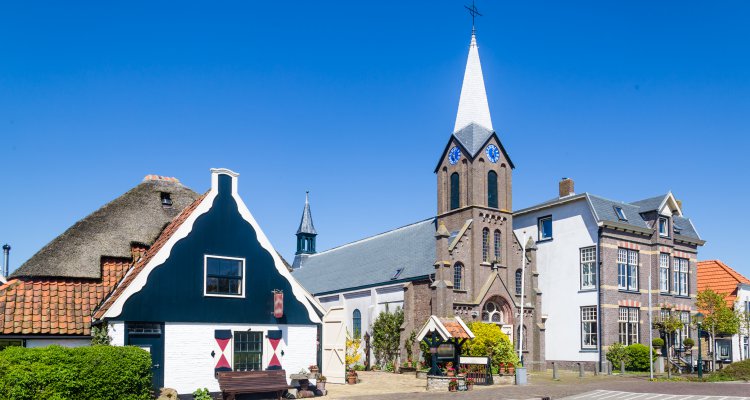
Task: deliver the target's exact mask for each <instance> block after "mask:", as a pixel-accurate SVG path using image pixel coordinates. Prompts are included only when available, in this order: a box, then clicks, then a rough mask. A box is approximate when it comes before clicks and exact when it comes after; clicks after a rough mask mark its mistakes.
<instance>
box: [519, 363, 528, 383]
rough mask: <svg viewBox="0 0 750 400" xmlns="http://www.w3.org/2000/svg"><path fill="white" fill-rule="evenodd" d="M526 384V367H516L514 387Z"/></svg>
mask: <svg viewBox="0 0 750 400" xmlns="http://www.w3.org/2000/svg"><path fill="white" fill-rule="evenodd" d="M528 383H529V381H528V377H527V375H526V367H516V385H526V384H528Z"/></svg>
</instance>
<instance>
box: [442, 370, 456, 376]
mask: <svg viewBox="0 0 750 400" xmlns="http://www.w3.org/2000/svg"><path fill="white" fill-rule="evenodd" d="M445 376H456V371H453V370H448V371H446V372H445Z"/></svg>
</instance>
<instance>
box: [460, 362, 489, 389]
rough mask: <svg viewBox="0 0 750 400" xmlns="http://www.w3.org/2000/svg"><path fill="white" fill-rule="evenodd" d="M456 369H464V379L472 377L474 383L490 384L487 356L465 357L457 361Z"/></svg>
mask: <svg viewBox="0 0 750 400" xmlns="http://www.w3.org/2000/svg"><path fill="white" fill-rule="evenodd" d="M458 368H459V369H458V370H459V371H462V370H466V379H469V378H471V379H474V384H475V385H492V367H491V366H490V358H489V357H465V356H461V357H460V358H459V361H458Z"/></svg>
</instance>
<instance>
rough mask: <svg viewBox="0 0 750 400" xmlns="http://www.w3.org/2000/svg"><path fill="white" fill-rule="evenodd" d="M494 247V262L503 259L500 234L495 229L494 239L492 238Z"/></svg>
mask: <svg viewBox="0 0 750 400" xmlns="http://www.w3.org/2000/svg"><path fill="white" fill-rule="evenodd" d="M493 247H494V248H495V249H494V250H495V262H501V261H502V259H503V253H502V251H503V247H502V236H500V231H499V230H496V231H495V239H494V246H493Z"/></svg>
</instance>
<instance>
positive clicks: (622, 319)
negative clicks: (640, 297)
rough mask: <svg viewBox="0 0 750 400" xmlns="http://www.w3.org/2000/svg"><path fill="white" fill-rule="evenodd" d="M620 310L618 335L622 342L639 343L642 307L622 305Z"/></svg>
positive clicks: (625, 343)
mask: <svg viewBox="0 0 750 400" xmlns="http://www.w3.org/2000/svg"><path fill="white" fill-rule="evenodd" d="M618 311H619V318H618V325H619V327H618V335H619V339H620V343H622V344H623V345H625V346H629V345H631V344H634V343H639V340H640V332H639V330H640V313H641V309H640V308H638V307H620V308H619V310H618ZM623 339H624V340H623Z"/></svg>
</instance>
